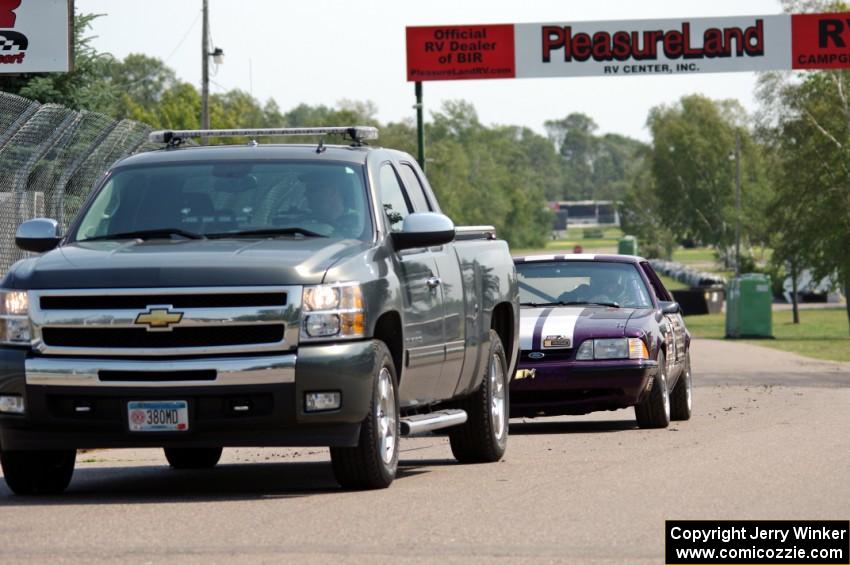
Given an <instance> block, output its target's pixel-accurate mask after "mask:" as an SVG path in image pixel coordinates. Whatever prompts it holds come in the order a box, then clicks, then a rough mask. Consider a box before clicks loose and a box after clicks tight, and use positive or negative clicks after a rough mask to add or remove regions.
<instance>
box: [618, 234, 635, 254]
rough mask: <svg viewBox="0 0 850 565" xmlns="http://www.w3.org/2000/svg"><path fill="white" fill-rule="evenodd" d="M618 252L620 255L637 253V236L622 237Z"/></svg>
mask: <svg viewBox="0 0 850 565" xmlns="http://www.w3.org/2000/svg"><path fill="white" fill-rule="evenodd" d="M617 253H619V254H620V255H637V254H638V246H637V238H636V237H635V236H633V235H626V236H623V237H622V238H620V241H619V242H618V243H617Z"/></svg>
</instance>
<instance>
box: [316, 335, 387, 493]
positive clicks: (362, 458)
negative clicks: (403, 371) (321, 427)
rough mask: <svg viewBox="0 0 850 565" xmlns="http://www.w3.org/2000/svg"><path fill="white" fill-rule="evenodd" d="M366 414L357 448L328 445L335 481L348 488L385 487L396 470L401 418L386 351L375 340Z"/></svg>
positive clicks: (385, 348)
mask: <svg viewBox="0 0 850 565" xmlns="http://www.w3.org/2000/svg"><path fill="white" fill-rule="evenodd" d="M372 387H373V390H372V404H371V407H370V408H369V415H368V416H366V419H365V420H363V423H362V424H361V425H360V441H359V443H358V444H357V447H332V448H331V463H332V465H333V470H334V475H335V476H336V480H337V482H338V483H339V484H340V485H342V486H343V487H344V488H349V489H377V488H386V487H388V486H390V484H392V482H393V479H395V475H396V470H397V469H398V440H399V436H400V435H401V419H400V418H399V409H398V393H397V391H398V384H397V378H396V373H395V365H394V364H393V360H392V357H391V356H390V352H389V350H388V349H387V346H386V345H384V343H383V342H381V341H376V342H375V378H374V382H373V384H372Z"/></svg>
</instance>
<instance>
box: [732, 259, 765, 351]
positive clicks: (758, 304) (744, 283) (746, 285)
mask: <svg viewBox="0 0 850 565" xmlns="http://www.w3.org/2000/svg"><path fill="white" fill-rule="evenodd" d="M772 303H773V295H772V294H771V292H770V277H769V276H767V275H762V274H758V273H751V274H747V275H741V276H740V277H736V278H734V279H732V280H731V281H729V285H728V287H727V288H726V337H731V338H739V337H773V313H772V310H771V304H772Z"/></svg>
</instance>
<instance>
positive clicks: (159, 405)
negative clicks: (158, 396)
mask: <svg viewBox="0 0 850 565" xmlns="http://www.w3.org/2000/svg"><path fill="white" fill-rule="evenodd" d="M127 417H128V419H129V423H130V431H131V432H185V431H187V430H188V429H189V403H188V402H186V401H185V400H159V401H136V402H129V403H127Z"/></svg>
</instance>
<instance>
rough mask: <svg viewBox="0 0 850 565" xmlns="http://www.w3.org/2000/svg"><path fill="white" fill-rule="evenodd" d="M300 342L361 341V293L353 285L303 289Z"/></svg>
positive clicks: (362, 319) (362, 326)
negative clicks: (327, 339)
mask: <svg viewBox="0 0 850 565" xmlns="http://www.w3.org/2000/svg"><path fill="white" fill-rule="evenodd" d="M301 310H302V313H301V338H302V339H306V340H309V339H326V338H330V337H338V338H349V339H351V338H360V337H365V335H366V316H365V314H364V311H363V291H362V290H361V288H360V285H358V284H356V283H338V284H322V285H315V286H306V287H304V295H303V299H302V309H301Z"/></svg>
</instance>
